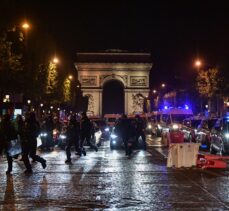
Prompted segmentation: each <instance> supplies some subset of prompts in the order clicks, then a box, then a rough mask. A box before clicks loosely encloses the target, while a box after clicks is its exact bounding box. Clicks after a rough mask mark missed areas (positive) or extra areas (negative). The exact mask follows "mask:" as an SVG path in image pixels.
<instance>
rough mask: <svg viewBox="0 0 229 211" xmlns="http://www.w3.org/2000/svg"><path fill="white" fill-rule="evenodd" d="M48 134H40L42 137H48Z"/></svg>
mask: <svg viewBox="0 0 229 211" xmlns="http://www.w3.org/2000/svg"><path fill="white" fill-rule="evenodd" d="M47 135H48V134H47V133H41V134H40V136H41V137H46V136H47Z"/></svg>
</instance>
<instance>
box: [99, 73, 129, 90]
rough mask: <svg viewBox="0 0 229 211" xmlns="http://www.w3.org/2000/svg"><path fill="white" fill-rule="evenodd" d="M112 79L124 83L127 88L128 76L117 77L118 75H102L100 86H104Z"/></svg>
mask: <svg viewBox="0 0 229 211" xmlns="http://www.w3.org/2000/svg"><path fill="white" fill-rule="evenodd" d="M112 79H117V80H119V81H121V82H122V83H123V85H124V86H125V87H126V86H127V79H128V76H127V75H116V74H111V75H101V76H100V77H99V84H100V86H103V84H104V83H105V82H107V81H109V80H112Z"/></svg>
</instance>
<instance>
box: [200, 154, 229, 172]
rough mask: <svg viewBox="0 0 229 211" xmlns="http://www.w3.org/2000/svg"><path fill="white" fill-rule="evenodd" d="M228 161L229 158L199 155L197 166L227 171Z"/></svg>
mask: <svg viewBox="0 0 229 211" xmlns="http://www.w3.org/2000/svg"><path fill="white" fill-rule="evenodd" d="M226 160H229V156H220V155H203V154H199V155H198V157H197V163H196V166H197V167H198V168H202V169H205V168H215V169H225V168H227V162H226Z"/></svg>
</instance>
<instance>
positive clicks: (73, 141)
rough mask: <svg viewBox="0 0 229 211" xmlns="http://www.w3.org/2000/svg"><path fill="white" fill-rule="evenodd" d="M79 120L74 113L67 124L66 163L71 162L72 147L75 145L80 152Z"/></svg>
mask: <svg viewBox="0 0 229 211" xmlns="http://www.w3.org/2000/svg"><path fill="white" fill-rule="evenodd" d="M79 130H80V127H79V122H77V120H76V116H75V115H72V116H71V117H70V121H69V125H68V126H67V132H66V135H67V143H66V148H65V151H66V156H67V160H66V161H65V163H71V147H72V146H73V145H75V148H76V151H77V152H78V154H80V150H79Z"/></svg>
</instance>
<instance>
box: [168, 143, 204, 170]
mask: <svg viewBox="0 0 229 211" xmlns="http://www.w3.org/2000/svg"><path fill="white" fill-rule="evenodd" d="M199 147H200V144H199V143H176V144H170V146H169V155H168V160H167V167H176V168H180V167H192V166H196V161H197V155H198V152H199Z"/></svg>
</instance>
